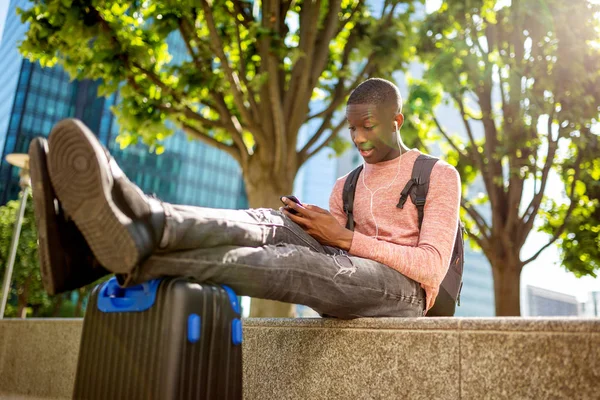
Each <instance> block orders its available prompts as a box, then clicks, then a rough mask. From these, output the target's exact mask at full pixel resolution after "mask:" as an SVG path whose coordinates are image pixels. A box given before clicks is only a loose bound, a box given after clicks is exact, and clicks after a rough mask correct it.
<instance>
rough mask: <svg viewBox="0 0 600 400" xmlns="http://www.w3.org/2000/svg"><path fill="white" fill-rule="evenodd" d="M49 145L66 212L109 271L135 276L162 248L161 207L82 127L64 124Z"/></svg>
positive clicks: (55, 181)
mask: <svg viewBox="0 0 600 400" xmlns="http://www.w3.org/2000/svg"><path fill="white" fill-rule="evenodd" d="M48 141H49V146H50V155H49V161H50V162H49V169H50V179H51V181H52V186H53V187H54V190H55V191H56V195H57V197H58V199H59V200H60V202H61V203H62V205H63V207H64V209H65V211H66V212H67V214H68V215H69V216H70V217H71V218H72V219H73V221H75V224H76V225H77V227H78V228H79V230H80V231H81V233H82V234H83V236H84V237H85V239H86V241H87V243H88V244H89V246H90V248H91V249H92V251H93V253H94V255H95V256H96V258H97V259H98V261H99V262H100V263H101V264H102V265H103V266H104V267H105V268H107V269H108V270H110V271H112V272H114V273H124V274H127V273H129V272H131V271H132V270H133V269H134V267H135V266H136V265H137V264H139V263H141V262H142V261H143V260H145V259H146V258H148V257H149V256H150V255H151V254H152V253H153V252H154V250H155V249H156V248H157V247H158V245H159V243H160V240H161V238H162V234H163V230H164V226H165V214H164V209H163V207H162V205H161V204H160V202H159V201H158V200H156V199H154V198H151V197H148V196H146V195H145V194H144V193H143V192H142V191H141V190H140V189H139V188H138V187H137V186H135V185H134V184H133V183H132V182H130V181H129V179H127V177H126V176H125V174H124V173H123V171H121V169H120V168H119V166H118V165H117V163H116V162H115V160H114V159H112V158H111V157H110V154H108V152H107V151H105V150H104V148H103V147H102V145H101V144H100V142H98V139H97V138H96V136H94V134H93V133H92V132H91V131H90V130H89V129H88V128H87V127H86V126H85V125H84V124H83V123H82V122H81V121H79V120H76V119H66V120H63V121H60V122H59V123H58V124H56V126H55V127H54V129H53V130H52V133H51V134H50V137H49V139H48Z"/></svg>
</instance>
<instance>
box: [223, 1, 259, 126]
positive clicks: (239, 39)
mask: <svg viewBox="0 0 600 400" xmlns="http://www.w3.org/2000/svg"><path fill="white" fill-rule="evenodd" d="M226 8H227V7H226ZM227 9H228V10H229V8H227ZM230 15H231V18H232V19H233V20H234V21H235V22H234V25H235V33H236V37H237V47H238V52H239V53H240V63H239V64H240V71H239V72H240V76H241V78H242V83H243V84H244V87H245V88H246V91H247V92H248V101H249V102H250V109H251V110H252V116H253V118H254V120H255V121H256V123H257V124H258V125H260V112H259V111H258V104H257V103H256V99H255V98H254V91H253V90H252V88H251V87H250V84H249V82H248V78H247V76H246V62H245V60H244V59H243V56H244V52H243V50H242V35H241V33H240V24H238V21H237V17H236V15H235V13H230Z"/></svg>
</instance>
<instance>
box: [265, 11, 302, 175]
mask: <svg viewBox="0 0 600 400" xmlns="http://www.w3.org/2000/svg"><path fill="white" fill-rule="evenodd" d="M279 11H280V9H279V4H278V2H276V1H275V0H263V2H262V12H263V25H264V26H265V28H267V29H270V30H274V28H275V27H276V26H277V25H278V24H279V18H280V17H281V16H280V15H279ZM272 40H273V39H272V38H271V37H270V36H268V35H264V36H263V37H262V38H261V39H260V48H261V54H262V56H261V58H262V60H263V62H264V63H265V64H266V67H267V72H268V74H269V77H270V81H269V84H268V86H267V89H268V95H269V104H270V106H271V107H270V110H271V117H272V126H273V134H274V138H275V154H274V156H275V157H274V165H273V168H275V169H277V170H278V169H281V168H285V166H284V165H283V163H284V159H285V157H284V155H285V154H286V152H287V150H288V142H287V135H286V129H285V120H286V119H285V113H284V109H283V106H282V99H281V96H280V94H281V92H282V91H281V89H280V87H279V79H278V78H279V60H278V59H277V58H276V55H275V54H274V53H273V52H272V51H271V42H272ZM290 97H295V96H290Z"/></svg>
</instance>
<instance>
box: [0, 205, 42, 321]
mask: <svg viewBox="0 0 600 400" xmlns="http://www.w3.org/2000/svg"><path fill="white" fill-rule="evenodd" d="M20 202H21V201H20V199H19V200H13V201H9V202H8V203H7V204H6V205H5V206H1V207H0V276H2V277H3V278H4V275H5V271H6V267H7V263H8V257H9V252H10V244H11V240H12V236H13V230H14V224H15V221H16V219H17V216H18V211H19V204H20ZM50 305H51V299H50V298H49V297H48V296H47V295H46V293H45V291H44V289H43V286H42V278H41V276H40V267H39V260H38V250H37V230H36V227H35V217H34V215H33V205H32V201H31V196H29V198H28V203H27V208H26V209H25V214H24V217H23V225H22V227H21V235H20V239H19V244H18V247H17V255H16V258H15V265H14V268H13V275H12V285H11V288H10V294H9V303H8V304H7V308H6V312H5V315H6V316H7V317H19V316H20V314H19V311H21V310H20V309H19V308H21V309H22V307H24V306H28V307H32V308H36V309H38V308H48V307H50ZM19 306H20V307H19Z"/></svg>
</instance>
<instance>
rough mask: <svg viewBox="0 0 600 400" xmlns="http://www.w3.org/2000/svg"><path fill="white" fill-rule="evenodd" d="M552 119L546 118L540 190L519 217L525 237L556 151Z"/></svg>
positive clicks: (550, 117)
mask: <svg viewBox="0 0 600 400" xmlns="http://www.w3.org/2000/svg"><path fill="white" fill-rule="evenodd" d="M553 119H554V116H553V115H549V116H548V154H547V155H546V162H545V163H544V167H543V168H542V177H541V182H540V189H539V191H538V192H537V193H534V196H533V198H532V199H531V202H530V203H529V205H528V206H527V208H526V210H525V214H524V215H523V216H522V217H521V221H523V222H524V224H525V225H524V229H523V230H522V232H523V235H524V236H525V237H527V235H529V232H531V229H532V228H533V221H534V219H535V216H536V215H537V213H538V210H539V208H540V205H541V204H542V198H543V197H544V192H545V191H546V184H547V183H548V175H549V174H550V168H551V167H552V164H553V162H554V156H555V154H556V151H557V149H558V139H559V136H560V135H559V136H557V138H556V140H553V139H552V122H553ZM536 181H537V178H536Z"/></svg>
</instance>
